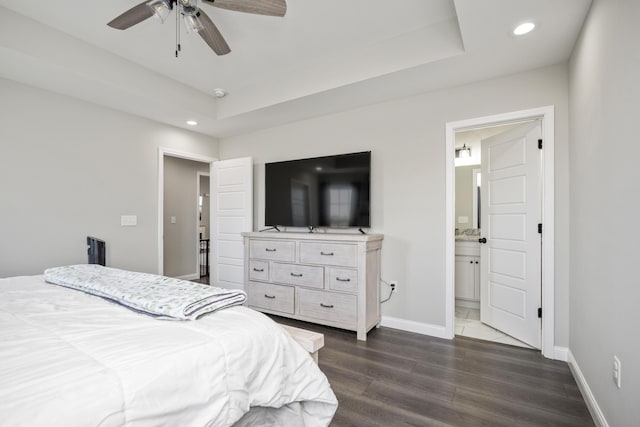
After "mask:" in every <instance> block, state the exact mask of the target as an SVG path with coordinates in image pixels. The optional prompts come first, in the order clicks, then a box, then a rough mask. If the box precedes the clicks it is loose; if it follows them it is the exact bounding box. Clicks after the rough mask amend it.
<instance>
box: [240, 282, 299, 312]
mask: <svg viewBox="0 0 640 427" xmlns="http://www.w3.org/2000/svg"><path fill="white" fill-rule="evenodd" d="M293 294H294V288H292V287H291V286H281V285H271V284H269V283H255V282H249V286H248V289H247V297H248V300H249V306H250V307H256V308H264V309H267V310H274V311H280V312H283V313H289V314H293Z"/></svg>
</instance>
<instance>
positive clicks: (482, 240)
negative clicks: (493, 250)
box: [478, 237, 487, 243]
mask: <svg viewBox="0 0 640 427" xmlns="http://www.w3.org/2000/svg"><path fill="white" fill-rule="evenodd" d="M478 242H480V243H487V238H486V237H483V238H481V239H478Z"/></svg>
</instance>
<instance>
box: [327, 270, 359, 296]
mask: <svg viewBox="0 0 640 427" xmlns="http://www.w3.org/2000/svg"><path fill="white" fill-rule="evenodd" d="M328 275H329V289H331V290H333V291H340V292H351V293H354V294H355V293H356V292H357V291H358V270H354V269H351V268H329V269H328Z"/></svg>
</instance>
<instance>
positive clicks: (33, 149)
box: [0, 79, 218, 277]
mask: <svg viewBox="0 0 640 427" xmlns="http://www.w3.org/2000/svg"><path fill="white" fill-rule="evenodd" d="M0 94H1V96H0V277H6V276H14V275H24V274H41V273H42V271H43V270H44V269H45V268H47V267H51V266H56V265H63V264H71V263H86V262H87V252H86V240H85V239H86V236H87V235H93V236H95V237H98V238H101V239H103V240H106V242H107V265H111V266H114V267H119V268H125V269H131V270H139V271H146V272H156V271H157V264H158V263H157V244H158V237H157V217H158V214H157V209H158V176H157V175H158V170H157V169H158V166H157V165H158V160H157V159H158V147H161V146H162V147H170V148H174V149H179V150H182V151H191V152H195V153H199V154H203V155H207V156H211V157H216V156H217V154H218V153H217V151H218V150H217V141H216V140H215V139H213V138H210V137H207V136H204V135H200V134H196V133H193V132H188V131H184V130H181V129H177V128H173V127H170V126H166V125H161V124H159V123H156V122H152V121H150V120H146V119H141V118H138V117H135V116H132V115H128V114H124V113H119V112H116V111H113V110H109V109H107V108H102V107H98V106H96V105H94V104H90V103H87V102H83V101H78V100H75V99H72V98H68V97H65V96H61V95H57V94H54V93H51V92H47V91H44V90H40V89H35V88H32V87H28V86H23V85H21V84H18V83H14V82H11V81H8V80H3V79H0ZM123 214H127V215H137V216H138V226H137V227H121V226H120V215H123Z"/></svg>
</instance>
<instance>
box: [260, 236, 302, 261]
mask: <svg viewBox="0 0 640 427" xmlns="http://www.w3.org/2000/svg"><path fill="white" fill-rule="evenodd" d="M295 254H296V244H295V242H289V241H284V242H283V241H278V240H251V241H250V242H249V258H257V259H266V260H271V261H291V262H293V261H294V260H295Z"/></svg>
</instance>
